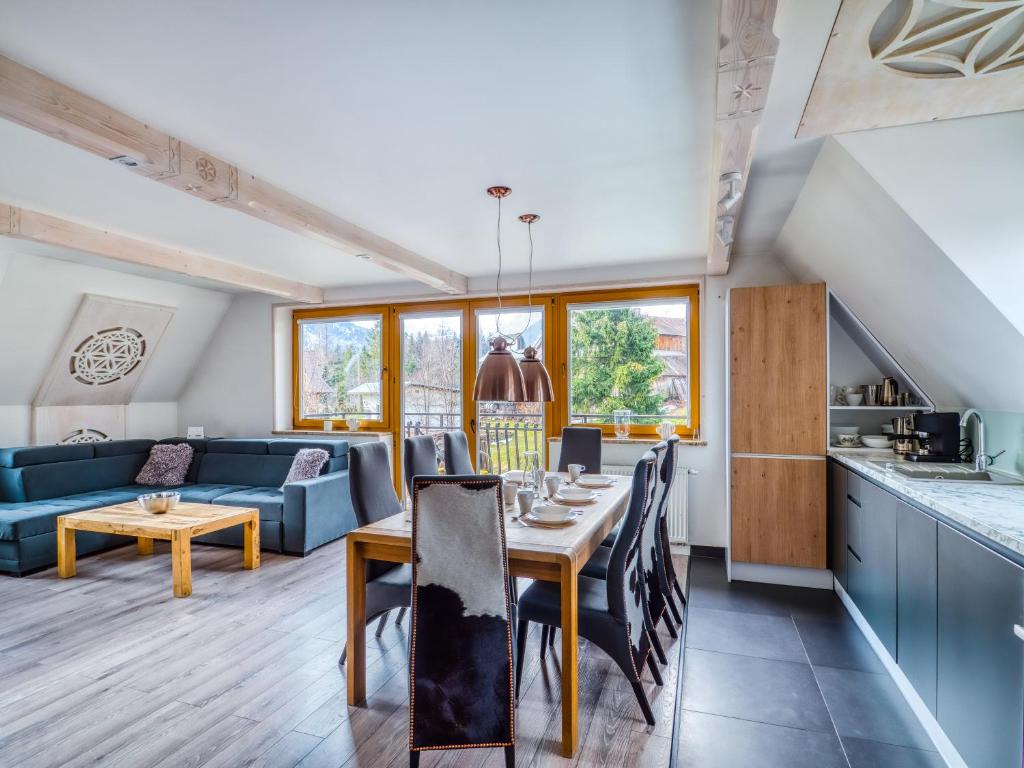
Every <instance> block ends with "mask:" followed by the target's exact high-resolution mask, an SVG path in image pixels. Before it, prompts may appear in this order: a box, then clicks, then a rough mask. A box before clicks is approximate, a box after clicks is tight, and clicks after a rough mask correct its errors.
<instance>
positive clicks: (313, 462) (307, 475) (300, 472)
mask: <svg viewBox="0 0 1024 768" xmlns="http://www.w3.org/2000/svg"><path fill="white" fill-rule="evenodd" d="M330 458H331V457H330V455H329V454H328V453H327V451H325V450H324V449H323V448H300V449H299V451H298V453H296V454H295V458H294V459H292V466H291V469H289V470H288V477H286V478H285V479H284V485H282V486H281V490H282V491H283V490H284V486H285V485H288V483H294V482H296V481H297V480H311V479H312V478H314V477H317V476H318V475H319V474H320V470H321V469H323V468H324V464H326V463H327V460H328V459H330Z"/></svg>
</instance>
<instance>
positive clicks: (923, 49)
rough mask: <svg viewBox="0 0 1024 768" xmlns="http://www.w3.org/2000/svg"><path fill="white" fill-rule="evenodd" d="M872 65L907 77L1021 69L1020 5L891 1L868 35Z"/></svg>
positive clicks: (1008, 0) (1009, 0) (1023, 26)
mask: <svg viewBox="0 0 1024 768" xmlns="http://www.w3.org/2000/svg"><path fill="white" fill-rule="evenodd" d="M871 42H872V45H871V55H872V57H873V58H874V60H875V61H876V62H878V63H879V64H882V65H883V66H885V67H888V68H889V69H890V70H892V71H893V72H896V73H897V74H902V75H907V76H909V77H980V76H983V75H993V74H1000V73H1004V72H1007V71H1009V70H1012V69H1014V68H1016V67H1020V66H1024V0H987V1H986V0H981V1H980V2H979V1H978V0H973V1H972V0H892V2H891V3H890V4H889V6H888V7H887V8H886V9H885V10H884V11H883V12H882V15H881V16H880V17H879V18H878V21H876V22H875V26H874V29H873V30H872V32H871Z"/></svg>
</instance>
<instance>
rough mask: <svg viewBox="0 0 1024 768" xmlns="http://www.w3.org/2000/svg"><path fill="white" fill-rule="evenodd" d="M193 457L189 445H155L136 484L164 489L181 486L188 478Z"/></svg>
mask: <svg viewBox="0 0 1024 768" xmlns="http://www.w3.org/2000/svg"><path fill="white" fill-rule="evenodd" d="M192 456H193V450H192V446H191V445H189V444H188V443H179V444H178V445H154V446H153V447H152V448H151V449H150V451H149V458H148V459H146V463H145V465H143V467H142V469H141V470H139V476H138V477H136V478H135V482H136V483H138V484H139V485H157V486H162V487H164V488H168V487H170V486H172V485H181V484H182V483H184V482H185V478H186V477H187V476H188V468H189V466H191V464H192Z"/></svg>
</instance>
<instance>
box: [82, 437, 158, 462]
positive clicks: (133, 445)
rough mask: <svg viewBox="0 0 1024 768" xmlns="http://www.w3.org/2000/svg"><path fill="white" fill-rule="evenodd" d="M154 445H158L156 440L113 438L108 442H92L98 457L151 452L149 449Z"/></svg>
mask: <svg viewBox="0 0 1024 768" xmlns="http://www.w3.org/2000/svg"><path fill="white" fill-rule="evenodd" d="M154 445H156V441H155V440H111V441H110V442H106V443H93V444H92V446H93V449H94V450H95V451H96V458H97V459H102V458H105V457H107V456H124V455H125V454H128V453H149V449H150V448H152V447H153V446H154Z"/></svg>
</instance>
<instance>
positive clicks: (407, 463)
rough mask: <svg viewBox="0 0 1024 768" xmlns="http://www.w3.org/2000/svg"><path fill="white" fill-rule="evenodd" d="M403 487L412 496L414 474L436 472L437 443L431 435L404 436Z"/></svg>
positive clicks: (432, 473) (433, 473) (431, 473)
mask: <svg viewBox="0 0 1024 768" xmlns="http://www.w3.org/2000/svg"><path fill="white" fill-rule="evenodd" d="M402 456H403V461H402V465H403V469H404V470H405V488H406V490H407V491H408V492H409V495H410V496H412V479H413V478H414V477H416V475H436V474H437V443H435V442H434V437H433V436H432V435H416V436H415V437H407V438H405V444H404V449H403V453H402Z"/></svg>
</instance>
